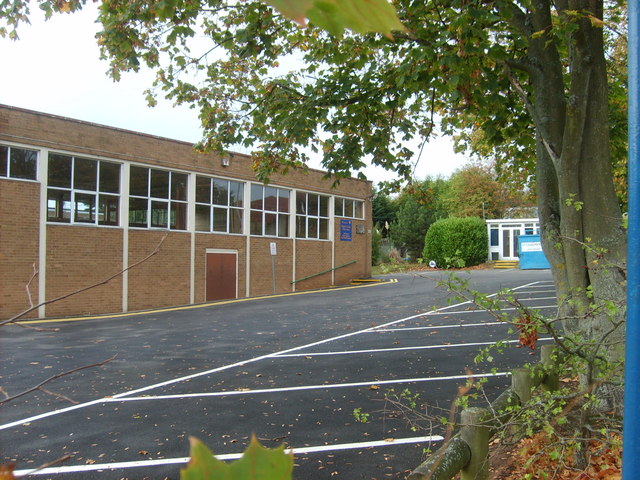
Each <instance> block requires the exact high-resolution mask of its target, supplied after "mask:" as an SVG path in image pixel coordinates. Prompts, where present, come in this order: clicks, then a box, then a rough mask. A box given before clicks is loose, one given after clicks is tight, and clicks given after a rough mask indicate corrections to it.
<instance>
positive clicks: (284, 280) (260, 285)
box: [249, 237, 293, 297]
mask: <svg viewBox="0 0 640 480" xmlns="http://www.w3.org/2000/svg"><path fill="white" fill-rule="evenodd" d="M250 242H251V243H250V244H251V283H250V285H249V288H250V292H249V293H250V295H251V296H252V297H255V296H257V295H270V294H272V293H273V277H272V273H271V272H272V269H271V253H270V247H269V244H270V243H271V242H276V248H277V255H276V258H275V272H276V293H283V292H291V291H292V289H293V287H292V285H291V280H292V271H293V240H291V239H282V238H278V239H276V238H259V237H252V238H251V241H250Z"/></svg>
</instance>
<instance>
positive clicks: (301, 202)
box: [296, 192, 307, 215]
mask: <svg viewBox="0 0 640 480" xmlns="http://www.w3.org/2000/svg"><path fill="white" fill-rule="evenodd" d="M296 213H297V214H298V215H306V214H307V194H306V193H301V192H298V193H296Z"/></svg>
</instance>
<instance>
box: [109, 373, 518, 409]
mask: <svg viewBox="0 0 640 480" xmlns="http://www.w3.org/2000/svg"><path fill="white" fill-rule="evenodd" d="M509 375H511V372H491V373H478V374H473V375H450V376H446V377H423V378H398V379H395V380H370V381H367V382H352V383H329V384H320V385H303V386H300V387H282V388H264V389H255V390H250V389H246V390H244V389H243V390H228V391H220V392H199V393H182V394H173V395H154V396H151V395H145V396H143V397H120V398H105V399H103V402H104V403H125V402H144V401H150V400H183V399H187V398H206V397H230V396H235V395H257V394H262V393H280V392H299V391H304V390H329V389H333V388H354V387H370V386H371V385H395V384H398V383H422V382H439V381H445V380H447V381H448V380H466V379H468V378H470V377H472V378H489V377H507V376H509Z"/></svg>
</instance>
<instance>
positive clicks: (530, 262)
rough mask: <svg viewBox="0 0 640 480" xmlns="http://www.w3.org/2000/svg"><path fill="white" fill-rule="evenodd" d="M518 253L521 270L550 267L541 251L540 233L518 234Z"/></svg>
mask: <svg viewBox="0 0 640 480" xmlns="http://www.w3.org/2000/svg"><path fill="white" fill-rule="evenodd" d="M518 253H519V255H520V269H521V270H535V269H544V268H550V265H549V261H548V260H547V257H545V256H544V252H543V251H542V243H541V242H540V235H520V236H519V237H518Z"/></svg>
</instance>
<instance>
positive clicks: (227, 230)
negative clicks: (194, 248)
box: [194, 174, 247, 235]
mask: <svg viewBox="0 0 640 480" xmlns="http://www.w3.org/2000/svg"><path fill="white" fill-rule="evenodd" d="M199 178H204V179H207V180H209V202H206V203H205V202H198V201H197V200H195V205H196V209H197V207H198V205H200V206H203V207H205V206H206V207H208V208H209V229H208V230H199V229H198V227H197V224H196V221H197V215H196V217H194V229H195V231H196V232H198V233H218V234H226V235H244V231H245V228H246V226H245V222H244V209H245V207H244V203H245V200H244V191H245V189H246V186H247V184H246V183H245V182H241V181H238V180H231V179H227V178H221V177H211V176H208V175H200V174H197V175H196V176H195V184H194V188H197V182H198V179H199ZM216 180H218V181H223V182H227V203H226V205H222V204H218V203H214V199H213V182H214V181H216ZM232 183H234V184H237V185H240V186H242V195H241V196H240V198H239V200H240V201H242V206H241V207H236V206H232V205H231V188H230V186H231V184H232ZM196 198H197V193H196ZM216 208H217V209H221V210H226V217H227V220H226V227H225V230H224V231H221V230H214V221H213V219H214V212H215V209H216ZM233 213H236V214H237V215H239V216H240V222H241V223H240V231H239V232H231V231H230V225H231V215H232V214H233Z"/></svg>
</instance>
